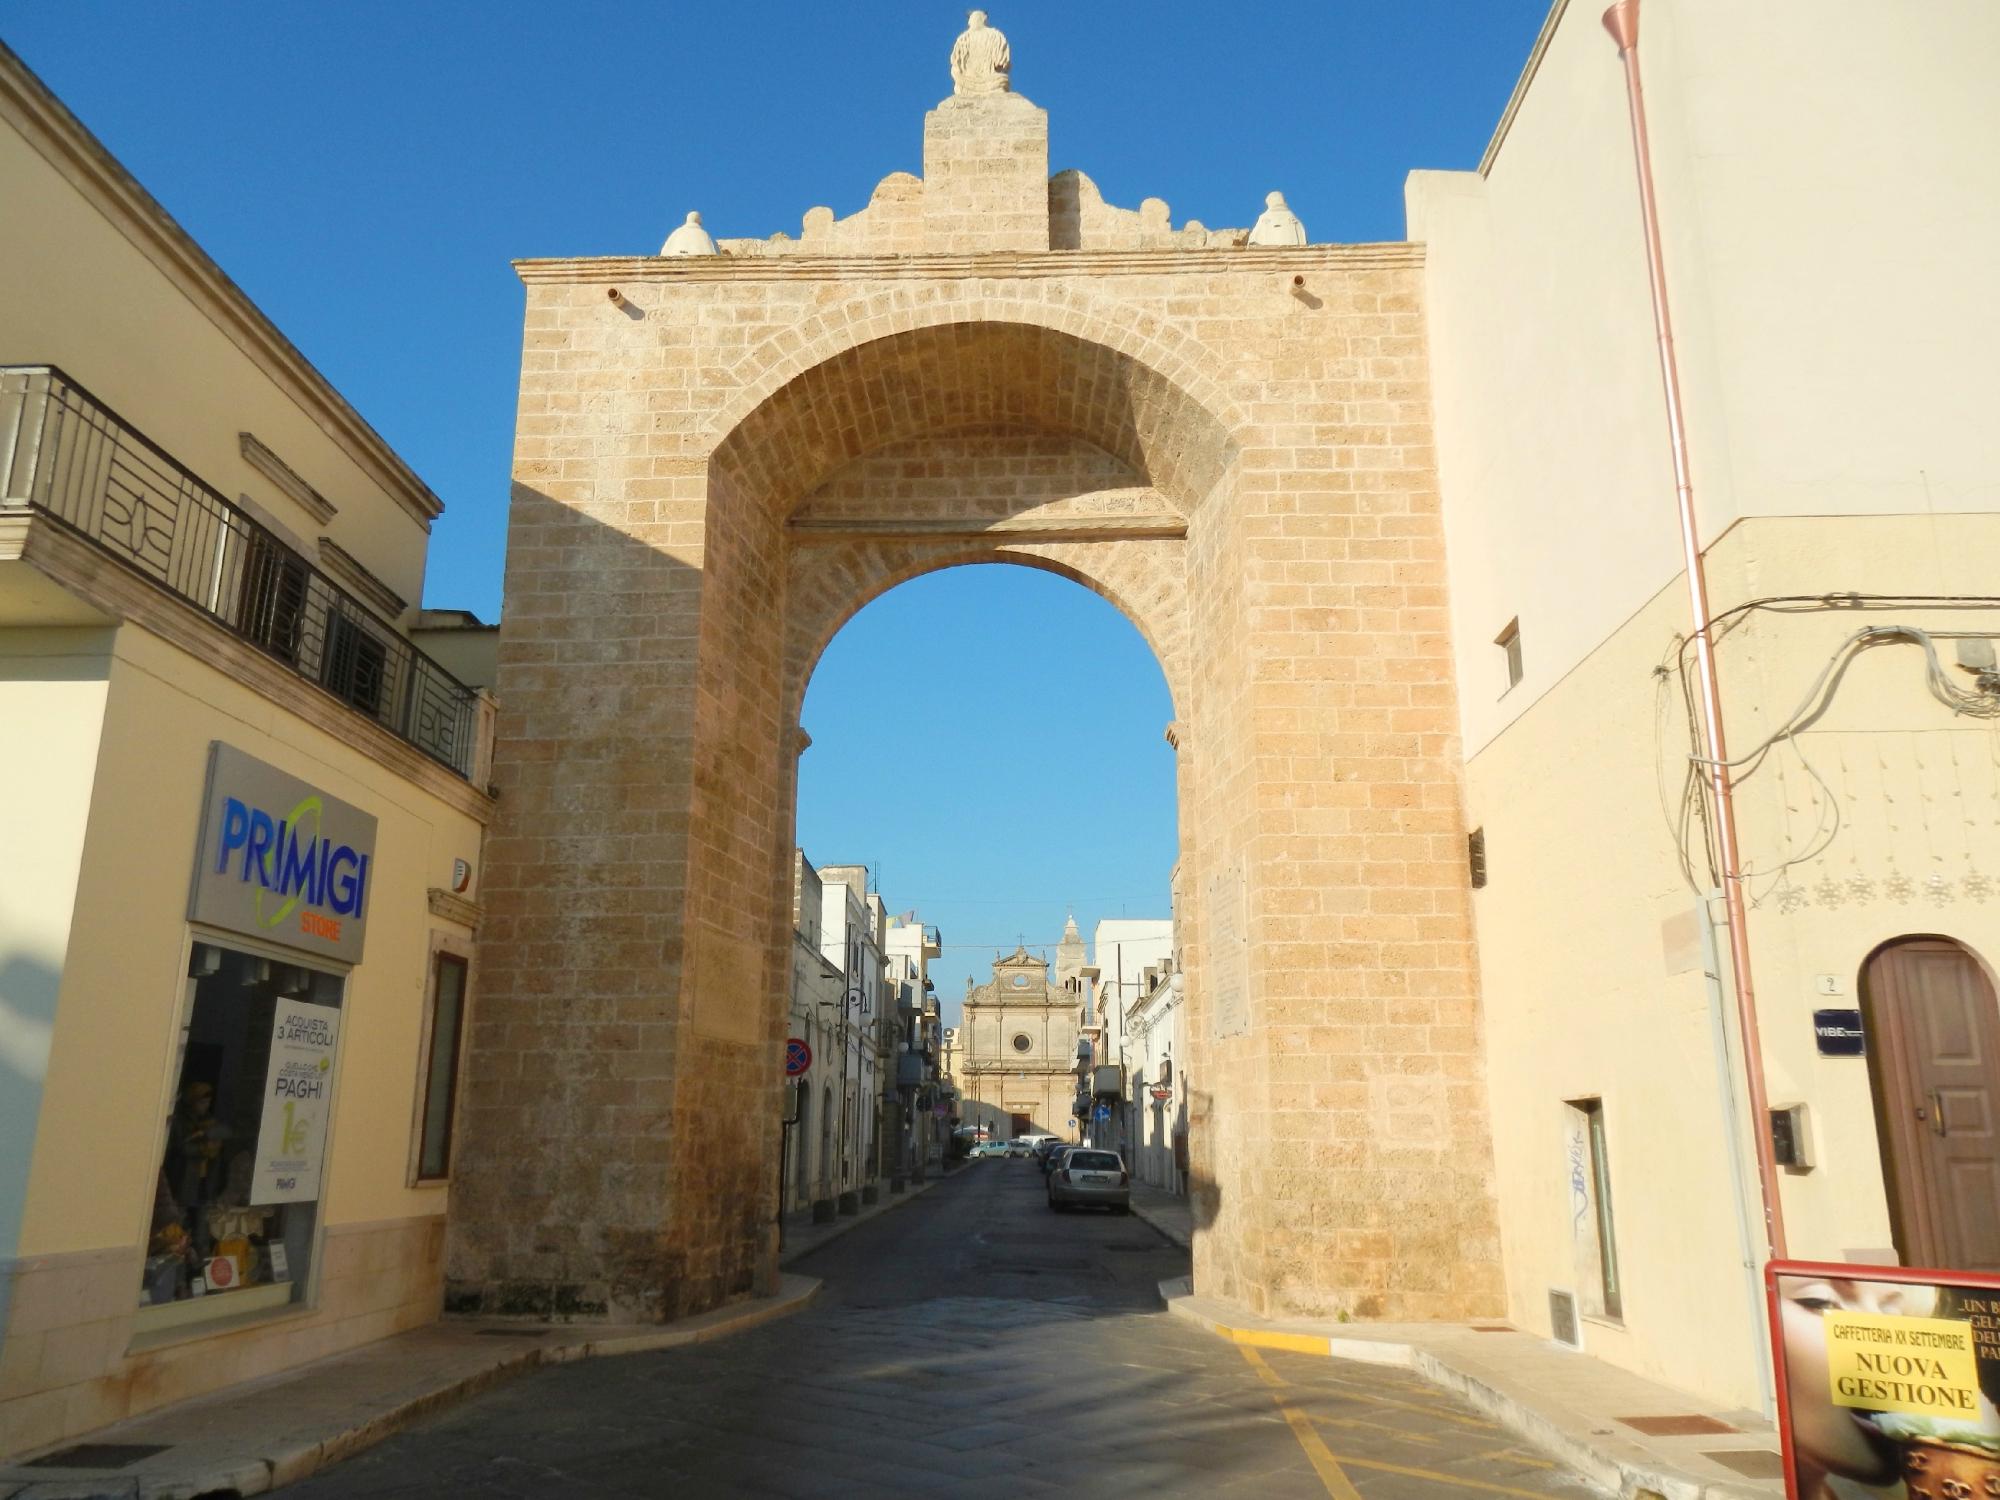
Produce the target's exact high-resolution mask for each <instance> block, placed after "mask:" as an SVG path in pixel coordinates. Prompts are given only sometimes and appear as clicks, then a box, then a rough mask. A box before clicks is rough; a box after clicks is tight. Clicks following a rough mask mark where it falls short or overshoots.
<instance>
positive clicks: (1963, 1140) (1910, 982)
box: [1861, 936, 2000, 1272]
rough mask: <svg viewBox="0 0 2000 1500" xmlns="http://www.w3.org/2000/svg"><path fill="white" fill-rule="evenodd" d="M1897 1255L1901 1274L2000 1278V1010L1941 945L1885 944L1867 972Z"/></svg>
mask: <svg viewBox="0 0 2000 1500" xmlns="http://www.w3.org/2000/svg"><path fill="white" fill-rule="evenodd" d="M1861 995H1862V1005H1863V1007H1864V1010H1865V1022H1866V1025H1867V1031H1868V1073H1869V1081H1870V1082H1871V1084H1872V1085H1873V1087H1874V1094H1875V1114H1876V1122H1877V1126H1878V1129H1879V1132H1880V1139H1881V1142H1882V1171H1883V1178H1884V1183H1885V1185H1886V1187H1887V1188H1888V1192H1889V1205H1890V1212H1891V1217H1892V1219H1893V1222H1894V1226H1895V1235H1896V1249H1897V1252H1898V1253H1899V1254H1900V1255H1901V1256H1902V1259H1903V1263H1904V1264H1905V1265H1913V1266H1935V1267H1943V1268H1948V1269H1951V1270H1956V1271H1986V1272H1996V1271H2000V1004H1996V1002H1995V998H1994V992H1993V982H1992V979H1991V978H1990V977H1989V975H1988V974H1987V971H1986V969H1985V967H1984V965H1982V964H1981V963H1980V962H1979V960H1978V959H1977V958H1976V957H1974V956H1973V954H1972V952H1971V951H1970V950H1969V949H1967V948H1966V947H1964V945H1962V944H1960V943H1958V942H1955V941H1953V940H1952V939H1951V938H1945V937H1928V936H1926V937H1903V938H1897V939H1895V940H1894V941H1892V942H1888V943H1885V944H1883V945H1882V946H1881V947H1880V948H1877V949H1876V950H1875V951H1874V952H1873V953H1871V954H1870V955H1869V956H1868V961H1867V963H1866V964H1865V965H1864V966H1863V969H1862V984H1861Z"/></svg>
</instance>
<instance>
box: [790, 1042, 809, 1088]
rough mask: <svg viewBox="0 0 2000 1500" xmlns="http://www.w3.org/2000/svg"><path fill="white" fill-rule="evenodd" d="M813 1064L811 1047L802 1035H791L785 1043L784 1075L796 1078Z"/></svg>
mask: <svg viewBox="0 0 2000 1500" xmlns="http://www.w3.org/2000/svg"><path fill="white" fill-rule="evenodd" d="M812 1065H813V1049H812V1048H810V1047H808V1046H807V1045H806V1043H805V1038H804V1037H796V1036H795V1037H792V1038H790V1039H789V1040H788V1041H787V1042H786V1043H785V1076H786V1077H787V1078H797V1077H798V1076H799V1075H800V1074H802V1073H804V1072H805V1070H806V1069H807V1068H810V1067H811V1066H812Z"/></svg>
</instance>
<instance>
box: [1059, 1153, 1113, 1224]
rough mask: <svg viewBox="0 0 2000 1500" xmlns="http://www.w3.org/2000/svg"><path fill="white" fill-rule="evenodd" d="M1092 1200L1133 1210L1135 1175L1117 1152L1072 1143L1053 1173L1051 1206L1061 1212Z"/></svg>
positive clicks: (1110, 1206)
mask: <svg viewBox="0 0 2000 1500" xmlns="http://www.w3.org/2000/svg"><path fill="white" fill-rule="evenodd" d="M1092 1203H1094V1204H1096V1205H1097V1206H1099V1207H1100V1208H1108V1209H1110V1210H1111V1211H1112V1212H1113V1213H1120V1214H1129V1213H1130V1212H1132V1177H1131V1174H1130V1173H1128V1172H1127V1171H1126V1170H1125V1162H1124V1159H1123V1158H1122V1157H1120V1156H1119V1154H1118V1153H1117V1152H1116V1151H1100V1150H1098V1149H1097V1148H1096V1147H1094V1146H1072V1147H1071V1148H1070V1149H1069V1150H1068V1151H1066V1152H1064V1153H1063V1157H1062V1160H1061V1162H1059V1163H1058V1164H1057V1166H1056V1168H1055V1170H1054V1171H1052V1172H1050V1173H1049V1207H1050V1208H1052V1209H1054V1210H1055V1211H1056V1212H1058V1213H1060V1212H1061V1211H1062V1210H1063V1209H1066V1208H1073V1207H1075V1206H1077V1205H1079V1204H1092Z"/></svg>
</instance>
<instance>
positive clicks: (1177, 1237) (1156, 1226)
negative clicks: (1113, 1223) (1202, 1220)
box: [1132, 1202, 1193, 1285]
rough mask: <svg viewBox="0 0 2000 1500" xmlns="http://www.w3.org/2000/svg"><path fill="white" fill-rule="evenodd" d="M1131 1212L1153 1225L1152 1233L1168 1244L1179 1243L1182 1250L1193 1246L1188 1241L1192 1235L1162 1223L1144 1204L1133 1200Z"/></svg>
mask: <svg viewBox="0 0 2000 1500" xmlns="http://www.w3.org/2000/svg"><path fill="white" fill-rule="evenodd" d="M1132 1212H1133V1214H1134V1215H1135V1216H1136V1217H1138V1218H1141V1219H1144V1220H1145V1221H1146V1222H1147V1223H1148V1224H1150V1225H1151V1226H1152V1227H1153V1231H1154V1233H1156V1234H1158V1235H1159V1236H1160V1238H1161V1239H1163V1240H1165V1241H1166V1242H1167V1243H1168V1244H1170V1245H1179V1246H1180V1247H1181V1249H1183V1250H1190V1249H1192V1248H1193V1245H1192V1244H1191V1243H1190V1242H1191V1240H1192V1238H1193V1236H1191V1235H1188V1234H1184V1233H1182V1232H1181V1231H1180V1230H1178V1229H1175V1228H1173V1227H1172V1226H1170V1225H1167V1224H1165V1223H1162V1222H1161V1221H1160V1220H1159V1219H1157V1218H1155V1217H1154V1216H1153V1214H1152V1212H1151V1210H1150V1209H1149V1208H1148V1207H1147V1206H1146V1205H1144V1204H1141V1203H1137V1202H1134V1203H1133V1205H1132ZM1162 1285H1165V1283H1162Z"/></svg>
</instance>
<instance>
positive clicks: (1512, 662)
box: [1493, 616, 1521, 689]
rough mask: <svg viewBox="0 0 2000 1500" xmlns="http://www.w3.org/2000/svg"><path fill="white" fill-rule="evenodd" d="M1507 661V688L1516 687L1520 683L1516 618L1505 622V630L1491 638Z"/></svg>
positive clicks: (1518, 631)
mask: <svg viewBox="0 0 2000 1500" xmlns="http://www.w3.org/2000/svg"><path fill="white" fill-rule="evenodd" d="M1493 644H1494V645H1496V646H1498V647H1499V648H1500V650H1501V653H1502V654H1503V655H1504V656H1505V657H1506V659H1507V688H1508V689H1512V688H1515V687H1518V686H1519V685H1520V682H1521V621H1520V617H1519V616H1516V617H1515V618H1514V619H1511V620H1509V621H1508V622H1507V628H1506V629H1505V630H1502V631H1501V632H1500V633H1499V634H1498V635H1496V636H1494V637H1493Z"/></svg>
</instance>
